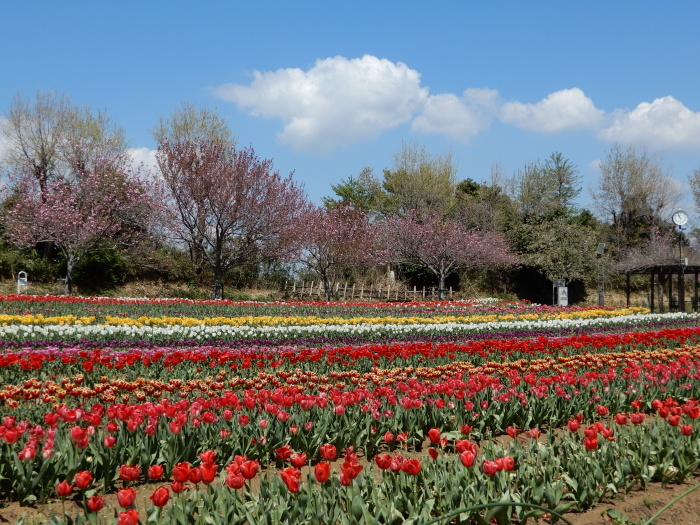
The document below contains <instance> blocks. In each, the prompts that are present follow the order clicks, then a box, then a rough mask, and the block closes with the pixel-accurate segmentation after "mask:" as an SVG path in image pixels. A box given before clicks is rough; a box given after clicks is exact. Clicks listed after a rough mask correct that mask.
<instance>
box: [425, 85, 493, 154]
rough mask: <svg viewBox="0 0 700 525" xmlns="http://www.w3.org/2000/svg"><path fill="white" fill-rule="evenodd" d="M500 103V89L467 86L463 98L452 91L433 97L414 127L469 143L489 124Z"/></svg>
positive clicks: (428, 101)
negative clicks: (469, 87) (468, 87)
mask: <svg viewBox="0 0 700 525" xmlns="http://www.w3.org/2000/svg"><path fill="white" fill-rule="evenodd" d="M498 102H499V97H498V92H497V91H495V90H492V89H486V88H483V89H476V88H473V89H467V90H466V91H464V93H463V94H462V96H461V97H458V96H457V95H453V94H451V93H445V94H440V95H434V96H430V97H429V98H428V100H427V101H426V104H425V107H424V109H423V113H422V114H421V115H419V116H417V117H416V118H415V119H414V121H413V123H412V124H411V129H412V130H413V131H416V132H418V133H426V134H429V133H439V134H441V135H445V136H447V137H449V138H451V139H453V140H456V141H458V142H463V143H466V142H468V141H469V139H470V138H471V137H473V136H474V135H476V134H477V133H479V132H480V131H482V130H484V129H486V128H488V127H489V125H490V124H491V120H492V116H493V114H494V112H495V110H496V108H497V106H498Z"/></svg>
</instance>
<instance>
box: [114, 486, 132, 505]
mask: <svg viewBox="0 0 700 525" xmlns="http://www.w3.org/2000/svg"><path fill="white" fill-rule="evenodd" d="M134 501H136V491H135V490H134V489H133V488H132V487H129V488H125V489H119V490H118V491H117V502H118V503H119V506H120V507H124V508H127V507H131V506H132V505H133V504H134Z"/></svg>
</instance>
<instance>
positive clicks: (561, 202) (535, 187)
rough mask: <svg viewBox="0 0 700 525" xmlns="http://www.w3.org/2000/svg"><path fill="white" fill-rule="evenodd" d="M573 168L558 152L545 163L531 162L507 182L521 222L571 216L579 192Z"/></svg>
mask: <svg viewBox="0 0 700 525" xmlns="http://www.w3.org/2000/svg"><path fill="white" fill-rule="evenodd" d="M579 181H580V176H579V175H578V171H577V170H576V167H575V166H574V165H572V164H571V162H570V161H569V160H567V159H565V158H564V157H563V155H562V154H561V153H559V152H555V153H552V154H551V155H550V156H549V158H548V159H547V160H545V162H544V163H540V162H539V161H537V162H530V163H527V164H526V165H525V166H524V167H523V168H522V169H520V170H518V172H517V173H516V175H515V177H514V178H513V179H512V180H511V181H510V187H511V194H512V198H513V200H514V201H515V203H516V205H517V208H518V211H519V213H520V215H521V216H522V218H523V220H524V221H530V220H532V219H534V218H538V217H541V216H552V215H557V214H558V215H561V214H567V213H572V212H573V210H574V200H575V199H576V197H578V195H579V193H580V192H581V188H580V186H578V184H579Z"/></svg>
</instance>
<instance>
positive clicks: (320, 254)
mask: <svg viewBox="0 0 700 525" xmlns="http://www.w3.org/2000/svg"><path fill="white" fill-rule="evenodd" d="M374 238H375V234H374V229H373V227H372V225H371V224H370V221H369V219H368V216H367V214H366V213H365V211H364V210H362V209H361V208H356V207H353V206H351V205H349V204H346V205H339V206H334V207H332V208H322V207H318V208H316V207H315V208H312V209H310V210H309V211H308V213H307V214H306V215H305V216H304V217H303V218H302V220H300V221H299V222H298V224H297V233H296V234H295V239H296V242H297V245H298V253H297V255H296V257H295V260H296V261H297V262H300V263H302V264H303V265H304V266H306V267H307V268H309V269H310V270H311V271H313V272H315V273H316V274H317V275H318V276H319V278H320V279H321V280H322V281H323V287H324V292H325V295H326V300H327V301H330V300H331V299H332V290H333V281H334V273H335V272H336V271H337V270H338V269H339V268H341V267H343V266H347V265H355V266H364V265H367V264H372V263H375V264H381V262H382V261H381V260H380V259H378V258H377V255H376V253H375V252H374V250H373V247H374V245H375V242H374Z"/></svg>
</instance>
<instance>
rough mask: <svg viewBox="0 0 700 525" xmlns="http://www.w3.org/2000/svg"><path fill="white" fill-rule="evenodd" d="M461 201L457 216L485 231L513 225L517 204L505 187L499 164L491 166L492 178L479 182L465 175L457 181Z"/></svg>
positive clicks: (456, 212)
mask: <svg viewBox="0 0 700 525" xmlns="http://www.w3.org/2000/svg"><path fill="white" fill-rule="evenodd" d="M456 195H457V199H458V204H457V207H456V209H455V213H454V216H455V217H456V218H458V219H459V220H460V221H461V222H462V223H463V224H466V225H468V226H469V227H471V228H475V229H477V230H481V231H497V232H505V231H508V230H509V229H511V227H512V226H513V225H512V224H511V223H512V222H513V217H514V215H515V205H514V203H513V201H512V200H511V198H510V197H509V196H508V195H507V194H506V193H505V191H504V189H503V174H502V171H501V167H500V165H499V164H494V165H493V166H491V170H490V175H489V179H488V181H486V182H483V183H479V182H476V181H474V180H472V179H465V180H463V181H461V182H459V183H458V184H457V191H456Z"/></svg>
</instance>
